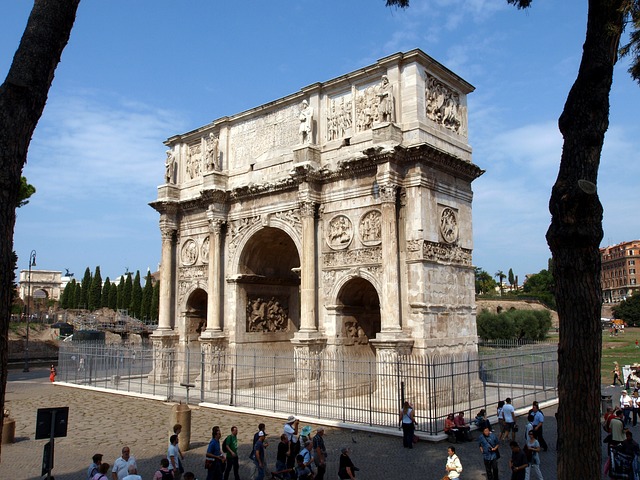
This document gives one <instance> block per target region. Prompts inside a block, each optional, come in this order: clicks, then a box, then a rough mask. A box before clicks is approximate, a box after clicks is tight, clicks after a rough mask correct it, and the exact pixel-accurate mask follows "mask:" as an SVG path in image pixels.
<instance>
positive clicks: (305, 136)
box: [298, 100, 313, 144]
mask: <svg viewBox="0 0 640 480" xmlns="http://www.w3.org/2000/svg"><path fill="white" fill-rule="evenodd" d="M298 118H299V119H300V128H299V129H298V132H299V133H300V143H302V144H305V143H313V107H310V106H309V102H308V101H306V100H303V101H302V108H301V109H300V115H299V117H298Z"/></svg>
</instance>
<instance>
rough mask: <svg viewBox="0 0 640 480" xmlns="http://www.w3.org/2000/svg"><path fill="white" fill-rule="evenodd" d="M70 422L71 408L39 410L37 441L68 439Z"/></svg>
mask: <svg viewBox="0 0 640 480" xmlns="http://www.w3.org/2000/svg"><path fill="white" fill-rule="evenodd" d="M68 420H69V407H57V408H39V409H38V414H37V416H36V440H40V439H43V438H53V437H66V436H67V423H68ZM52 434H53V435H52Z"/></svg>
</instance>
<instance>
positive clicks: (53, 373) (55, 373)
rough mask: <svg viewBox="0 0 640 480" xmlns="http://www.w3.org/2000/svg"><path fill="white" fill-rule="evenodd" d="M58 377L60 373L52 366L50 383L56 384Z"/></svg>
mask: <svg viewBox="0 0 640 480" xmlns="http://www.w3.org/2000/svg"><path fill="white" fill-rule="evenodd" d="M57 375H58V372H57V370H56V367H55V365H51V368H50V369H49V381H50V382H52V383H53V382H55V381H56V376H57Z"/></svg>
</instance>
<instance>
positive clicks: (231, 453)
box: [222, 426, 240, 480]
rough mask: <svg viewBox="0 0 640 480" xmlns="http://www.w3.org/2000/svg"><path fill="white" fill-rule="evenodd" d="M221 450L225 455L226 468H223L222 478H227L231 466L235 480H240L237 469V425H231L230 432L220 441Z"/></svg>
mask: <svg viewBox="0 0 640 480" xmlns="http://www.w3.org/2000/svg"><path fill="white" fill-rule="evenodd" d="M222 451H223V453H225V454H226V455H227V468H225V470H224V480H229V474H230V473H231V469H232V468H233V477H234V478H235V480H240V475H239V474H238V469H239V468H240V465H239V464H238V427H236V426H233V427H231V434H230V435H227V438H225V439H224V442H222Z"/></svg>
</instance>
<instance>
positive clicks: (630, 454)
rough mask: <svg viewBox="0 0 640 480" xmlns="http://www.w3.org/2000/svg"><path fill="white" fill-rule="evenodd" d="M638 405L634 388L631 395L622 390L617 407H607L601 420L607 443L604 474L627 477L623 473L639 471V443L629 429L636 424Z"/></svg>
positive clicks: (639, 405) (636, 390)
mask: <svg viewBox="0 0 640 480" xmlns="http://www.w3.org/2000/svg"><path fill="white" fill-rule="evenodd" d="M614 374H615V373H614ZM639 407H640V399H639V398H638V389H637V388H636V389H635V390H634V392H633V393H632V395H628V394H627V391H626V390H622V392H621V395H620V407H619V408H616V409H615V410H614V409H613V408H612V407H608V408H607V411H606V412H605V414H604V418H603V420H602V428H603V429H604V431H605V432H606V433H607V435H606V436H605V439H604V443H606V444H607V461H606V462H605V466H604V470H605V474H608V473H609V474H620V476H619V477H616V478H627V477H626V476H624V475H625V474H629V475H632V474H633V475H635V474H636V472H640V458H639V457H640V445H638V443H637V442H636V441H635V440H634V439H633V433H632V432H631V431H630V430H629V427H630V426H631V425H632V424H633V426H636V424H637V412H638V410H639ZM631 413H633V421H632V420H631ZM628 478H636V477H631V476H629V477H628Z"/></svg>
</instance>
